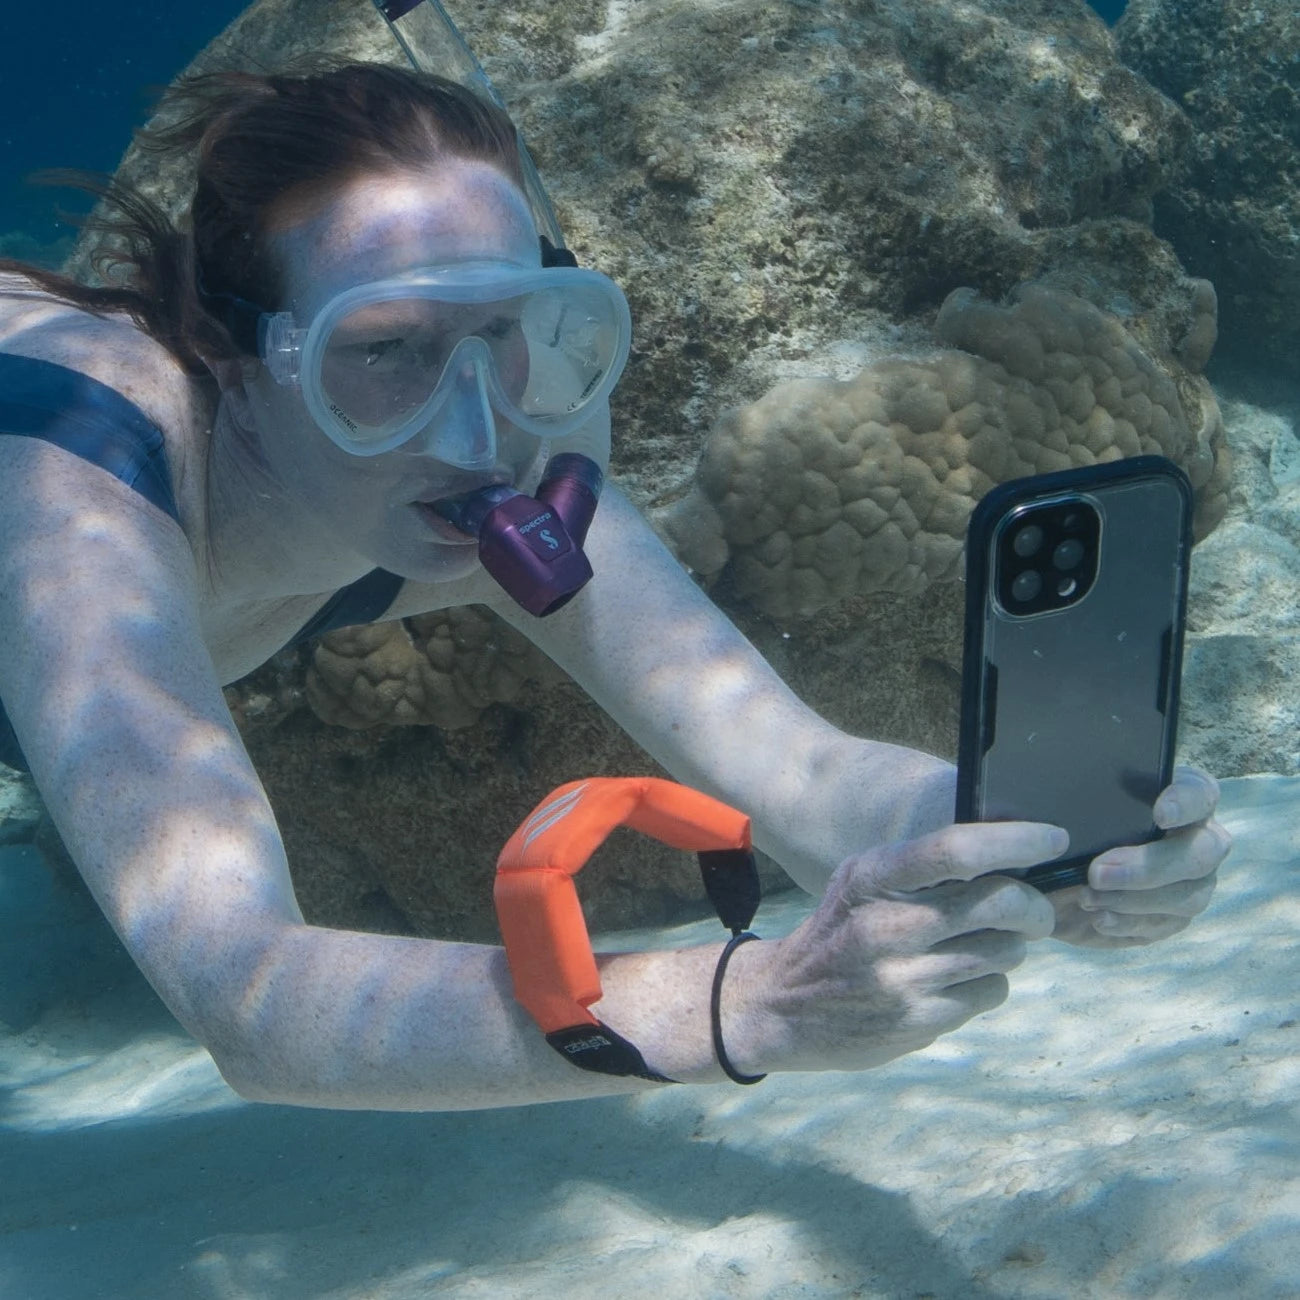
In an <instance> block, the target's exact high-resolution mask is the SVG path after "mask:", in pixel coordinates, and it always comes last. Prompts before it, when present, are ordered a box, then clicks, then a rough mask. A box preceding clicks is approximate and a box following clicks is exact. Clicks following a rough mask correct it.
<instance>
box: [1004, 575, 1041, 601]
mask: <svg viewBox="0 0 1300 1300" xmlns="http://www.w3.org/2000/svg"><path fill="white" fill-rule="evenodd" d="M1042 589H1043V580H1042V578H1041V577H1040V576H1039V573H1038V570H1037V569H1026V570H1025V571H1024V572H1023V573H1018V574H1016V576H1015V579H1014V581H1013V582H1012V583H1011V596H1012V599H1013V600H1018V601H1020V602H1021V603H1022V604H1023V603H1024V602H1025V601H1027V600H1033V598H1034V597H1035V596H1037V595H1038V593H1039V592H1040V591H1042Z"/></svg>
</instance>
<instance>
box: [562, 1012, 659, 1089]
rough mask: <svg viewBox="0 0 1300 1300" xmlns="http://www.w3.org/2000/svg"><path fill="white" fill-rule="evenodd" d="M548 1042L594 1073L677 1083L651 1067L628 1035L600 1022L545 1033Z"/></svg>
mask: <svg viewBox="0 0 1300 1300" xmlns="http://www.w3.org/2000/svg"><path fill="white" fill-rule="evenodd" d="M546 1041H547V1042H548V1043H550V1045H551V1046H552V1047H553V1048H555V1050H556V1051H557V1052H559V1054H560V1055H561V1056H562V1057H564V1059H565V1060H566V1061H568V1062H569V1063H570V1064H572V1065H576V1066H579V1067H580V1068H581V1069H584V1070H591V1071H592V1072H593V1073H594V1074H617V1075H622V1076H628V1075H631V1076H633V1077H635V1078H637V1079H645V1080H647V1081H648V1082H650V1083H676V1082H677V1080H676V1079H670V1078H668V1076H667V1075H665V1074H659V1073H658V1072H657V1071H655V1070H652V1069H651V1068H650V1067H649V1066H648V1065H647V1064H646V1063H645V1057H644V1056H642V1055H641V1053H640V1052H638V1051H637V1049H636V1048H635V1047H633V1046H632V1044H631V1043H629V1042H628V1041H627V1039H626V1038H624V1037H623V1036H622V1035H621V1034H616V1033H615V1032H614V1031H613V1030H612V1029H611V1028H610V1027H609V1026H608V1025H606V1024H604V1023H602V1022H601V1021H597V1022H596V1023H595V1024H594V1025H570V1026H569V1028H568V1029H557V1030H556V1031H555V1032H554V1033H551V1034H547V1035H546Z"/></svg>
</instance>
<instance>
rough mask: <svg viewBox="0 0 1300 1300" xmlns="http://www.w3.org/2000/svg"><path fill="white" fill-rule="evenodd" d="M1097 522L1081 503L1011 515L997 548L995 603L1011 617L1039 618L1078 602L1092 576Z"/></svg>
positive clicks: (1092, 510)
mask: <svg viewBox="0 0 1300 1300" xmlns="http://www.w3.org/2000/svg"><path fill="white" fill-rule="evenodd" d="M1100 535H1101V519H1100V518H1099V516H1098V515H1097V511H1096V509H1095V508H1094V507H1093V506H1091V505H1089V504H1088V503H1087V502H1086V501H1082V500H1075V501H1058V502H1053V503H1051V504H1048V505H1042V506H1033V507H1030V508H1028V509H1026V510H1023V511H1021V512H1020V513H1019V514H1017V515H1016V516H1014V517H1013V518H1012V519H1011V520H1010V521H1009V522H1008V524H1007V526H1006V527H1005V528H1004V529H1003V530H1002V534H1001V538H1000V541H999V544H998V551H999V563H998V585H999V590H998V599H999V602H1000V603H1001V605H1002V607H1003V608H1004V609H1005V610H1006V611H1007V612H1008V613H1010V614H1013V615H1026V616H1027V615H1030V614H1042V613H1045V612H1047V611H1049V610H1053V609H1061V608H1063V607H1064V606H1066V605H1071V604H1074V603H1075V602H1076V601H1078V600H1081V599H1082V598H1083V596H1085V595H1086V594H1087V592H1088V590H1089V589H1090V588H1091V586H1092V584H1093V582H1094V581H1095V580H1096V577H1097V541H1098V538H1099V537H1100Z"/></svg>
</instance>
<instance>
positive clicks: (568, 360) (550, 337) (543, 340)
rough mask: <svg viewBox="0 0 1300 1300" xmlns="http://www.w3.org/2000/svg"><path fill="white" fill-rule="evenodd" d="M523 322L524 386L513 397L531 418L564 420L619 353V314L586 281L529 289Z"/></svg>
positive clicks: (584, 401) (610, 303)
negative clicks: (525, 369) (525, 377)
mask: <svg viewBox="0 0 1300 1300" xmlns="http://www.w3.org/2000/svg"><path fill="white" fill-rule="evenodd" d="M522 324H523V332H524V337H525V338H526V339H527V341H528V385H527V387H526V389H525V390H524V392H523V394H522V397H521V398H520V399H516V400H517V401H518V405H519V409H520V410H521V411H522V412H523V414H524V415H526V416H528V417H529V418H530V419H533V420H539V421H542V422H544V423H558V422H559V421H561V420H567V419H568V418H569V417H570V416H572V415H573V414H574V412H575V411H578V410H580V409H581V408H582V407H583V406H584V405H585V404H586V403H587V402H588V401H589V400H590V398H591V395H592V394H593V393H594V392H595V390H596V388H597V387H598V386H599V384H600V381H601V380H602V379H603V378H604V377H605V375H606V374H607V373H608V372H609V369H610V367H611V366H612V365H613V364H614V361H615V358H616V357H617V355H618V347H619V317H618V315H617V312H616V309H615V305H614V303H612V302H611V300H610V298H609V297H608V296H607V295H606V294H604V293H601V292H600V291H599V290H598V289H596V288H593V287H591V286H588V285H579V286H573V287H565V288H559V287H554V288H549V289H545V290H541V291H538V292H536V293H532V294H530V295H529V296H528V299H527V301H526V303H525V306H524V310H523V315H522Z"/></svg>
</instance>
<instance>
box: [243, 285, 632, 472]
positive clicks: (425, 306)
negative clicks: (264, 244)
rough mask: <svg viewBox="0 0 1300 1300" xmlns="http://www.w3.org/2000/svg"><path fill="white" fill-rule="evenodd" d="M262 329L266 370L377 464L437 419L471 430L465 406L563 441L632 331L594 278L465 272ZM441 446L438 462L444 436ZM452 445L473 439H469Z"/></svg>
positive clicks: (351, 294)
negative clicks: (295, 388)
mask: <svg viewBox="0 0 1300 1300" xmlns="http://www.w3.org/2000/svg"><path fill="white" fill-rule="evenodd" d="M258 332H259V340H258V342H259V351H260V352H261V356H262V360H263V361H264V362H265V364H266V367H267V370H268V371H269V373H270V374H271V376H272V377H273V378H274V379H275V380H276V382H277V383H280V384H296V385H297V386H299V387H300V388H301V390H302V394H303V400H304V402H305V404H306V406H307V409H308V410H309V411H310V413H311V415H312V417H313V419H314V420H315V421H316V423H317V424H318V425H319V426H320V427H321V429H322V430H323V431H324V432H325V434H326V435H327V436H328V437H329V438H330V439H331V440H332V441H333V442H335V443H336V444H337V445H338V446H340V447H342V448H343V450H344V451H348V452H351V453H352V454H353V455H357V456H376V455H379V454H380V453H381V452H386V451H391V450H392V449H393V448H394V447H399V446H401V445H402V444H403V443H405V442H407V441H409V440H410V439H411V438H413V437H414V436H415V435H416V434H417V433H420V432H421V431H423V430H429V429H431V428H432V427H433V426H435V425H437V424H438V423H439V422H441V421H450V422H454V423H456V424H457V425H459V424H461V423H463V422H464V411H465V410H466V409H468V407H469V406H474V407H476V408H477V410H478V411H480V412H482V415H483V417H484V419H486V420H490V419H491V414H490V411H494V412H495V413H496V414H497V415H498V416H500V417H502V418H503V419H505V420H506V421H507V422H508V423H509V424H510V425H512V426H513V427H515V428H517V429H519V430H521V431H523V432H524V433H528V434H532V435H534V436H535V437H537V438H538V439H542V440H546V441H551V442H553V441H557V440H563V439H564V438H566V437H567V436H569V435H570V434H572V433H573V432H574V431H575V430H577V429H579V428H580V427H581V426H582V425H583V424H584V423H585V422H586V421H587V420H589V419H590V418H591V417H592V416H593V414H594V413H596V412H598V411H599V410H600V408H601V406H602V404H603V403H604V402H605V401H606V400H607V399H608V397H609V394H610V392H611V391H612V390H613V388H614V385H615V384H616V383H617V381H618V378H619V375H620V374H621V373H622V370H623V366H624V364H625V363H626V361H627V355H628V348H629V345H630V342H631V336H632V322H631V316H630V314H629V312H628V306H627V300H626V299H625V298H624V297H623V293H622V290H620V289H619V287H618V286H617V285H616V284H615V283H614V282H613V281H612V280H611V279H609V277H608V276H605V275H602V274H600V272H598V271H591V270H585V269H581V268H578V267H568V266H566V267H519V266H516V265H514V264H512V263H503V262H465V263H460V264H457V265H451V266H444V267H429V268H422V269H419V270H416V271H411V272H408V273H406V274H403V275H400V276H396V277H394V278H392V279H386V280H380V281H378V282H375V283H372V284H363V285H358V286H356V287H355V288H351V289H347V290H345V291H344V292H343V293H340V294H339V295H337V296H336V297H335V298H333V299H332V300H331V301H330V302H328V303H327V304H326V305H325V306H324V307H322V308H321V309H320V310H319V311H318V312H317V313H316V315H315V317H314V318H313V319H312V321H311V323H310V324H309V325H308V326H307V327H306V328H301V327H300V326H299V324H298V322H297V321H296V320H295V318H294V316H293V314H292V313H290V312H277V313H274V314H267V315H266V316H264V317H263V318H262V320H261V323H260V328H259V331H258ZM467 396H469V397H472V398H473V400H471V401H469V402H467V401H466V397H467ZM488 408H490V411H489V409H488ZM434 439H435V441H434V451H435V454H437V431H436V430H435V432H434ZM454 439H455V441H456V443H457V444H459V443H462V442H463V443H466V444H467V445H468V444H471V443H474V442H475V441H476V440H475V439H474V438H473V437H472V431H467V432H462V433H460V434H455V435H454ZM489 441H490V440H489ZM476 454H478V455H490V452H487V451H486V450H485V449H480V450H479V451H478V452H477V453H476V452H475V451H474V450H473V449H472V448H470V450H468V451H466V450H464V449H461V450H460V451H458V452H457V453H455V454H454V455H452V456H450V457H449V459H450V460H451V461H452V463H460V464H464V465H466V466H467V467H471V468H478V467H479V466H478V465H477V464H476V463H475V462H474V461H473V460H472V459H470V460H468V461H467V460H466V459H465V457H466V456H469V457H471V458H472V457H473V456H474V455H476Z"/></svg>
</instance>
